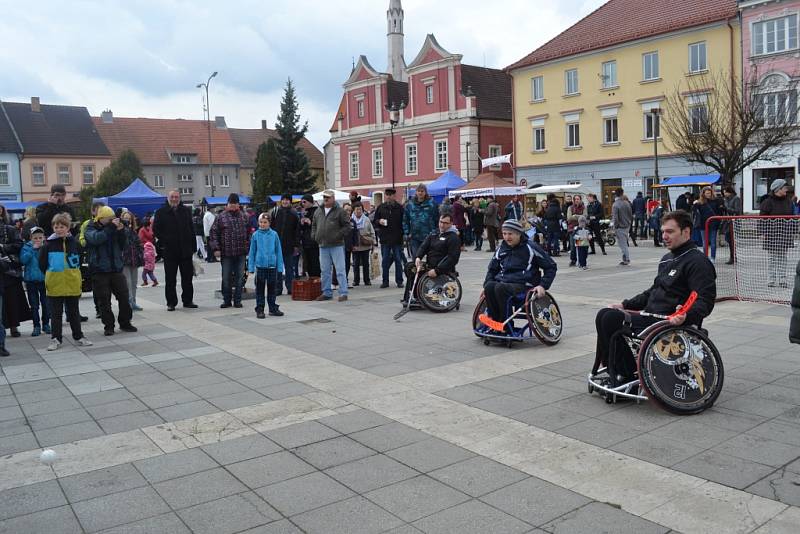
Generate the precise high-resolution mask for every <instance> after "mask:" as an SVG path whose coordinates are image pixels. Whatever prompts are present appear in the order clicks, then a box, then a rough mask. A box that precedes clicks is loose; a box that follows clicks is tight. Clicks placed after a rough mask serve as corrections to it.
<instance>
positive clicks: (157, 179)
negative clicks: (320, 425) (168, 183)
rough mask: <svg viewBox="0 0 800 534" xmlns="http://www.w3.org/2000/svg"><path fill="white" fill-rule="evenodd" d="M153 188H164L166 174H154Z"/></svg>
mask: <svg viewBox="0 0 800 534" xmlns="http://www.w3.org/2000/svg"><path fill="white" fill-rule="evenodd" d="M153 188H155V189H164V175H163V174H154V175H153Z"/></svg>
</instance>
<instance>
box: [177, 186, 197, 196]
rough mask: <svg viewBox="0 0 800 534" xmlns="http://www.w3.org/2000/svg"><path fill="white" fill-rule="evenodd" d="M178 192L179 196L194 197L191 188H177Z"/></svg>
mask: <svg viewBox="0 0 800 534" xmlns="http://www.w3.org/2000/svg"><path fill="white" fill-rule="evenodd" d="M178 192H179V193H180V194H181V195H194V188H192V187H179V188H178Z"/></svg>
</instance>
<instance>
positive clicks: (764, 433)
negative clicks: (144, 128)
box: [747, 419, 800, 447]
mask: <svg viewBox="0 0 800 534" xmlns="http://www.w3.org/2000/svg"><path fill="white" fill-rule="evenodd" d="M747 434H751V435H753V436H759V437H762V438H768V439H772V440H775V441H779V442H781V443H786V444H789V445H795V446H798V447H800V425H796V424H793V423H789V422H788V421H781V420H779V419H774V420H772V421H767V422H766V423H762V424H760V425H758V426H756V427H753V428H751V429H750V430H748V431H747Z"/></svg>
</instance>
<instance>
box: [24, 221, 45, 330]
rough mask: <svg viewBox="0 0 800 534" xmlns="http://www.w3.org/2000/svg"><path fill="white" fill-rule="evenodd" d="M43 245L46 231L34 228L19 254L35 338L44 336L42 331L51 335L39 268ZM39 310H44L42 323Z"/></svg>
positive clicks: (42, 276) (42, 277) (41, 273)
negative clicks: (40, 252)
mask: <svg viewBox="0 0 800 534" xmlns="http://www.w3.org/2000/svg"><path fill="white" fill-rule="evenodd" d="M43 244H44V230H42V229H41V228H39V227H38V226H34V227H33V228H31V240H30V241H28V242H27V243H25V244H24V245H23V246H22V250H21V251H20V253H19V260H20V263H22V266H23V268H24V272H23V275H22V279H23V280H24V281H25V289H26V291H27V292H28V304H29V305H30V307H31V313H32V314H33V333H32V334H31V335H32V336H34V337H36V336H40V335H42V331H44V333H45V334H49V333H50V309H49V308H48V306H47V293H46V291H45V287H44V273H43V272H42V270H41V269H40V268H39V251H40V250H41V248H42V245H43ZM39 308H41V309H42V315H41V322H40V320H39Z"/></svg>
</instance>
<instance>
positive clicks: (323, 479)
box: [256, 472, 355, 517]
mask: <svg viewBox="0 0 800 534" xmlns="http://www.w3.org/2000/svg"><path fill="white" fill-rule="evenodd" d="M256 493H257V494H258V495H260V496H261V497H262V498H264V499H265V500H266V501H267V502H268V503H269V504H271V505H272V506H274V507H275V508H276V509H277V510H278V511H279V512H281V513H282V514H283V515H285V516H286V517H290V516H293V515H297V514H300V513H303V512H307V511H309V510H313V509H315V508H319V507H321V506H326V505H328V504H331V503H334V502H338V501H343V500H345V499H349V498H350V497H353V496H355V493H353V492H352V491H350V490H349V489H347V488H346V487H344V486H343V485H342V484H340V483H338V482H337V481H335V480H333V479H332V478H330V477H328V476H326V475H325V474H323V473H319V472H316V473H310V474H308V475H303V476H299V477H296V478H292V479H290V480H284V481H282V482H278V483H276V484H271V485H269V486H265V487H263V488H260V489H258V490H256Z"/></svg>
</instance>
